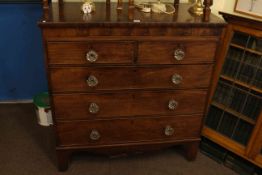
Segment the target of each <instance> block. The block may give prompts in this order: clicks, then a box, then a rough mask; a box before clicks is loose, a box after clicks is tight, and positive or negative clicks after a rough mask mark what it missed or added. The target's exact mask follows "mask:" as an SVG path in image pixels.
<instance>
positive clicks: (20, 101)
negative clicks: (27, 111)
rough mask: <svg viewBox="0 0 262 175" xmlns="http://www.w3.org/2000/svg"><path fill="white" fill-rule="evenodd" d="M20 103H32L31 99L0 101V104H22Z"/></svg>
mask: <svg viewBox="0 0 262 175" xmlns="http://www.w3.org/2000/svg"><path fill="white" fill-rule="evenodd" d="M22 103H33V99H26V100H4V101H0V104H22Z"/></svg>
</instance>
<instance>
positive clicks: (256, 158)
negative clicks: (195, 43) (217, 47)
mask: <svg viewBox="0 0 262 175" xmlns="http://www.w3.org/2000/svg"><path fill="white" fill-rule="evenodd" d="M221 14H222V15H223V17H224V18H225V19H226V21H227V22H228V23H229V25H228V28H227V32H226V37H225V40H224V44H223V45H224V48H222V52H221V54H220V57H221V59H220V61H221V66H220V67H221V73H220V75H219V80H218V84H217V86H216V88H215V90H214V95H213V99H212V101H211V106H210V108H209V112H208V115H207V117H206V120H205V127H204V129H203V135H204V136H205V137H207V138H209V139H211V140H213V141H214V142H216V143H218V144H220V145H222V146H223V147H225V148H227V149H228V150H230V151H232V152H234V153H236V154H238V155H240V156H242V157H244V158H246V159H247V160H249V161H251V162H253V163H254V164H256V165H258V166H260V167H262V155H261V149H262V112H261V106H262V22H261V21H255V20H251V19H246V18H242V17H238V16H234V15H230V14H226V13H221ZM222 60H224V63H223V61H222ZM222 63H223V64H222ZM222 65H223V66H222Z"/></svg>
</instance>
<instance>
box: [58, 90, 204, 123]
mask: <svg viewBox="0 0 262 175" xmlns="http://www.w3.org/2000/svg"><path fill="white" fill-rule="evenodd" d="M206 94H207V92H206V90H176V91H167V90H166V91H162V92H148V91H139V92H122V93H121V92H115V93H90V94H64V95H62V94H61V95H59V94H56V95H53V104H54V109H55V115H56V117H57V118H60V119H96V118H112V117H124V116H146V115H176V114H194V113H202V112H203V111H204V105H205V99H206Z"/></svg>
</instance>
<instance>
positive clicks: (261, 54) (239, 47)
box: [230, 43, 262, 56]
mask: <svg viewBox="0 0 262 175" xmlns="http://www.w3.org/2000/svg"><path fill="white" fill-rule="evenodd" d="M230 46H232V47H235V48H238V49H241V50H245V51H248V52H250V53H253V54H257V55H260V56H262V52H260V51H257V50H253V49H250V48H247V47H244V46H240V45H238V44H235V43H230Z"/></svg>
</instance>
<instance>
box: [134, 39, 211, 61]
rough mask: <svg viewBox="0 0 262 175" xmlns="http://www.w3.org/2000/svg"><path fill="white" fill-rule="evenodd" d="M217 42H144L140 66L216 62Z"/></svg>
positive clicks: (139, 54)
mask: <svg viewBox="0 0 262 175" xmlns="http://www.w3.org/2000/svg"><path fill="white" fill-rule="evenodd" d="M215 52H216V43H215V42H194V41H191V42H182V43H176V42H142V43H140V44H139V53H138V63H140V64H194V63H210V62H213V61H214V55H215Z"/></svg>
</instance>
